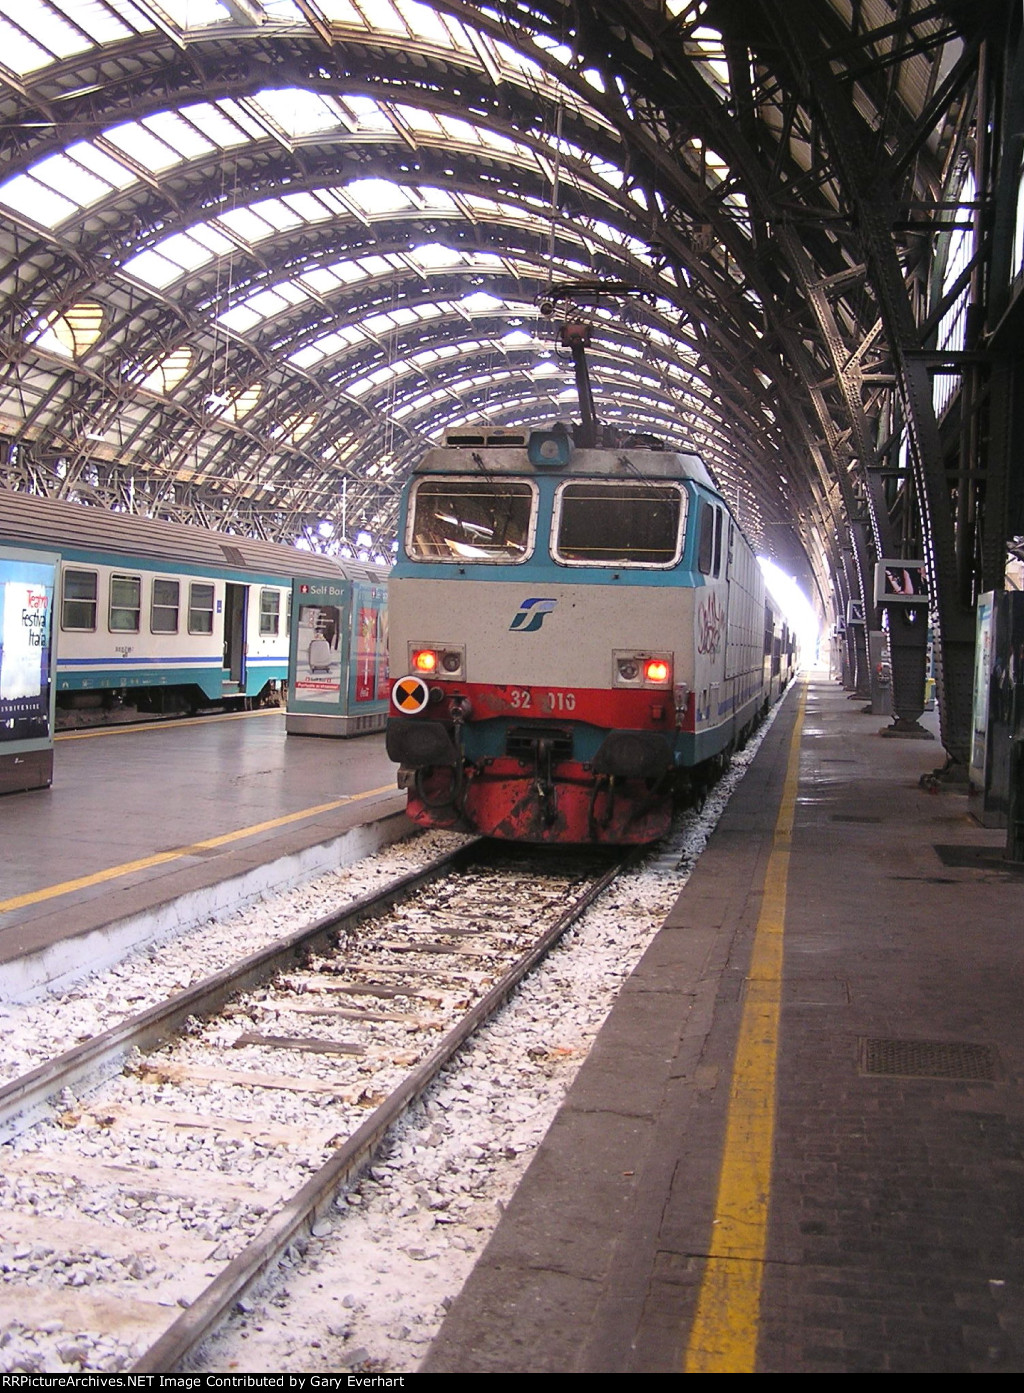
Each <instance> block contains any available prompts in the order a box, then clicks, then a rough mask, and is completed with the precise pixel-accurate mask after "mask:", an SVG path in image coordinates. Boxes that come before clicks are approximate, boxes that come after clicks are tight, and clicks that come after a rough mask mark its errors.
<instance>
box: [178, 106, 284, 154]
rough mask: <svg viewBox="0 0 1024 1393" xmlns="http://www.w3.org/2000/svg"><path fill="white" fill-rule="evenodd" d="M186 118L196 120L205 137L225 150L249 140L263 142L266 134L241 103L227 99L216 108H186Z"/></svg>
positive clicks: (184, 112) (184, 113) (183, 111)
mask: <svg viewBox="0 0 1024 1393" xmlns="http://www.w3.org/2000/svg"><path fill="white" fill-rule="evenodd" d="M181 110H182V115H183V116H187V117H188V119H189V120H190V121H194V122H195V124H196V125H197V126H198V127H199V129H200V130H201V131H202V132H203V134H204V135H205V136H208V137H209V138H210V140H212V141H213V142H214V144H215V145H219V146H220V147H221V149H223V150H231V149H233V148H234V147H235V146H236V145H243V144H244V143H245V141H247V140H263V139H265V138H266V131H264V130H263V129H262V127H261V126H260V125H259V123H258V122H256V121H254V120H253V119H252V117H251V116H249V115H248V114H247V113H246V112H245V111H244V110H243V108H242V107H241V106H239V104H238V102H236V101H234V100H233V99H232V98H230V97H227V98H224V99H223V100H222V101H219V102H218V103H217V104H216V105H215V106H214V105H211V103H209V102H200V103H198V105H196V106H185V107H182V109H181Z"/></svg>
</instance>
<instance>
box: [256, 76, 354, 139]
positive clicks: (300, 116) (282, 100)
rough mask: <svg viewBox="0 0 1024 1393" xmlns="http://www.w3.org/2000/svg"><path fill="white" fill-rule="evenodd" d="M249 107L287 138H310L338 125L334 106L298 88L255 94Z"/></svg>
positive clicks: (324, 98)
mask: <svg viewBox="0 0 1024 1393" xmlns="http://www.w3.org/2000/svg"><path fill="white" fill-rule="evenodd" d="M253 104H254V105H255V106H257V107H258V108H259V109H260V110H262V111H264V112H266V114H267V115H268V116H269V117H270V118H271V120H273V121H274V122H276V124H277V125H278V126H280V128H281V129H282V130H283V131H284V132H285V133H286V134H287V135H290V136H296V135H313V134H314V133H315V132H317V131H327V130H333V129H334V128H335V127H336V126H337V125H338V124H339V111H338V106H337V104H336V103H335V102H333V101H332V100H331V99H330V98H329V97H323V96H321V95H320V93H319V92H310V91H308V90H307V89H305V88H302V87H280V88H272V89H267V90H264V91H262V92H257V94H256V96H255V97H254V98H253Z"/></svg>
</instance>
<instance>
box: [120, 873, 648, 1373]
mask: <svg viewBox="0 0 1024 1393" xmlns="http://www.w3.org/2000/svg"><path fill="white" fill-rule="evenodd" d="M643 850H645V848H635V849H633V850H631V851H630V852H629V853H628V854H627V855H626V856H625V857H623V858H622V859H620V860H619V861H618V862H617V863H616V864H615V865H614V866H612V867H610V868H609V869H608V870H607V871H605V872H604V874H603V875H601V876H600V877H599V878H598V879H597V880H596V881H594V882H592V883H591V884H590V885H589V886H588V887H587V888H586V890H585V891H583V893H582V894H580V895H578V896H577V898H576V899H575V900H574V901H573V903H572V904H571V905H569V906H568V907H567V908H566V909H564V910H563V911H562V913H561V914H560V915H559V916H558V918H557V919H556V920H555V921H554V923H552V924H551V925H550V926H549V927H548V928H547V929H546V930H545V932H544V933H543V934H542V935H541V937H540V938H539V939H537V940H536V941H535V942H534V943H533V944H531V946H530V948H529V949H527V951H526V952H525V953H524V954H522V956H521V957H520V958H518V959H517V960H516V962H515V963H514V964H513V965H512V967H511V968H510V969H509V970H508V971H507V972H506V973H505V974H504V975H503V976H502V977H501V978H500V980H499V981H498V982H496V983H495V984H494V986H493V987H492V988H491V989H490V990H489V991H488V992H487V994H486V995H485V996H483V997H481V998H480V1000H479V1001H478V1002H477V1003H476V1004H475V1005H474V1006H473V1007H472V1008H471V1009H470V1010H469V1011H468V1012H467V1013H466V1014H465V1016H463V1017H462V1018H461V1020H460V1021H459V1022H458V1023H457V1024H456V1025H455V1026H454V1027H453V1028H452V1029H451V1030H450V1031H449V1032H448V1034H447V1035H445V1037H444V1039H443V1040H442V1041H441V1042H440V1044H438V1046H437V1047H436V1048H435V1049H434V1050H433V1051H432V1052H431V1053H430V1054H429V1055H428V1056H427V1058H426V1059H425V1060H423V1061H422V1063H420V1064H419V1065H418V1066H417V1067H416V1068H415V1069H414V1070H413V1071H412V1072H411V1073H410V1074H409V1075H408V1076H407V1078H406V1079H405V1080H404V1081H403V1082H402V1083H401V1084H399V1086H398V1088H396V1089H395V1091H394V1092H393V1093H391V1094H390V1095H389V1096H388V1097H387V1098H386V1099H385V1100H384V1102H383V1103H381V1105H380V1106H379V1107H378V1108H377V1109H376V1110H375V1111H374V1112H373V1113H372V1114H371V1115H370V1117H368V1118H367V1120H366V1121H365V1122H364V1123H363V1125H362V1126H361V1127H360V1128H359V1129H358V1130H357V1131H356V1132H354V1133H353V1134H352V1136H351V1137H350V1138H349V1140H348V1141H347V1142H345V1143H344V1144H343V1145H342V1146H340V1147H339V1148H338V1150H337V1152H336V1153H335V1154H334V1155H333V1156H332V1157H331V1159H330V1160H329V1161H327V1162H326V1163H325V1164H324V1165H323V1166H321V1168H320V1169H319V1171H317V1173H316V1174H315V1175H314V1176H312V1177H311V1178H310V1179H309V1180H308V1181H307V1182H306V1184H305V1185H303V1187H302V1188H301V1189H300V1190H299V1191H297V1192H296V1194H294V1195H293V1196H292V1198H291V1199H290V1200H288V1201H287V1202H286V1203H285V1204H284V1205H282V1206H281V1208H280V1209H279V1210H278V1211H277V1213H276V1214H274V1215H273V1217H272V1218H271V1219H270V1221H269V1222H268V1223H267V1224H266V1225H265V1226H264V1228H263V1230H262V1232H261V1233H260V1234H259V1235H258V1236H257V1237H256V1238H254V1239H253V1240H252V1241H251V1242H250V1243H249V1245H248V1246H247V1247H246V1248H245V1249H243V1251H242V1252H241V1253H239V1254H238V1255H237V1256H236V1257H235V1258H233V1259H232V1260H231V1262H229V1263H228V1264H227V1265H226V1267H225V1268H224V1269H223V1271H222V1272H220V1273H219V1274H218V1276H217V1277H215V1278H214V1280H213V1281H212V1282H211V1283H210V1285H209V1286H208V1287H207V1288H206V1289H205V1290H204V1291H203V1292H201V1293H200V1295H199V1296H198V1297H197V1298H196V1300H195V1301H193V1303H192V1304H191V1305H190V1306H189V1307H188V1309H187V1310H186V1311H184V1312H183V1313H182V1315H180V1316H179V1317H178V1318H177V1319H176V1320H175V1321H174V1323H173V1325H171V1326H169V1327H168V1329H167V1330H166V1331H165V1332H164V1333H163V1335H161V1336H160V1338H159V1339H158V1340H156V1342H155V1343H154V1344H153V1345H151V1346H150V1348H149V1349H148V1350H147V1352H146V1353H145V1354H144V1355H143V1356H142V1358H141V1359H140V1360H138V1361H137V1362H136V1363H135V1364H134V1365H133V1366H132V1372H133V1373H137V1374H143V1373H170V1372H173V1371H174V1370H176V1369H178V1368H180V1366H181V1364H182V1362H183V1361H184V1360H185V1359H186V1358H187V1357H188V1356H189V1354H190V1353H191V1352H192V1351H193V1350H195V1349H196V1347H197V1346H198V1345H200V1344H201V1343H202V1341H203V1340H204V1339H207V1338H208V1337H209V1336H210V1335H211V1334H212V1333H213V1331H214V1330H215V1329H216V1327H217V1325H218V1324H219V1322H220V1321H222V1320H223V1319H224V1318H225V1316H227V1314H228V1313H229V1312H230V1310H231V1308H232V1306H233V1305H234V1304H235V1302H236V1301H237V1300H238V1299H239V1297H241V1296H242V1295H244V1293H245V1292H246V1291H247V1290H248V1289H249V1288H250V1287H251V1286H253V1285H254V1284H255V1283H256V1282H258V1281H259V1280H260V1279H261V1278H262V1277H263V1276H265V1275H266V1273H267V1272H268V1271H269V1270H270V1269H271V1268H272V1267H273V1265H274V1264H275V1263H276V1261H277V1260H278V1259H279V1258H280V1257H281V1255H282V1254H283V1253H284V1252H285V1250H286V1249H287V1248H288V1247H289V1245H290V1244H291V1243H292V1242H293V1241H294V1240H295V1239H296V1238H297V1237H299V1236H300V1235H301V1234H302V1233H303V1232H304V1231H308V1230H309V1229H310V1228H311V1227H312V1225H313V1224H314V1223H315V1222H316V1220H317V1218H318V1217H319V1216H320V1215H322V1214H323V1213H325V1212H326V1211H327V1210H328V1208H329V1207H330V1205H331V1204H332V1203H333V1200H334V1198H335V1196H336V1195H337V1193H338V1191H339V1190H340V1189H341V1188H342V1186H343V1185H344V1184H345V1182H346V1181H347V1180H348V1179H350V1177H351V1176H352V1175H353V1174H354V1173H356V1172H357V1171H359V1170H360V1169H361V1168H362V1167H363V1166H364V1165H365V1164H366V1162H367V1161H368V1160H369V1159H370V1158H371V1157H372V1155H373V1153H374V1151H375V1149H376V1148H377V1146H378V1145H379V1144H380V1142H381V1140H382V1138H383V1137H384V1135H385V1134H386V1133H387V1131H388V1130H389V1129H390V1128H391V1127H392V1126H393V1125H394V1123H395V1122H396V1121H397V1120H398V1119H399V1117H401V1115H402V1114H403V1112H405V1110H406V1109H407V1108H408V1107H409V1106H410V1104H411V1103H413V1102H415V1100H416V1099H417V1098H419V1097H420V1096H421V1094H423V1093H424V1092H425V1091H426V1090H427V1088H428V1087H429V1086H430V1084H431V1083H433V1081H434V1080H435V1079H436V1078H437V1076H438V1074H439V1073H440V1072H441V1070H442V1069H443V1068H444V1066H445V1065H446V1064H447V1063H448V1062H449V1061H450V1060H451V1059H452V1057H453V1056H454V1055H455V1054H456V1053H457V1052H458V1051H459V1049H461V1047H462V1046H463V1045H464V1044H465V1042H466V1040H467V1039H469V1037H470V1036H471V1035H472V1034H473V1033H474V1032H475V1031H476V1030H478V1029H479V1027H480V1026H481V1025H482V1024H483V1023H484V1022H485V1021H486V1020H487V1019H488V1018H489V1017H490V1016H492V1015H493V1014H494V1013H495V1012H496V1011H497V1010H498V1009H499V1007H501V1006H502V1005H504V1003H505V1001H506V1000H507V999H508V997H509V996H510V995H511V993H512V992H513V991H514V990H515V988H516V987H517V986H518V985H519V983H520V982H521V981H522V980H523V978H524V977H525V976H526V975H527V974H528V973H529V972H530V971H531V970H532V969H533V968H534V967H535V966H536V965H537V963H538V962H539V961H540V960H541V959H542V958H543V957H545V956H546V955H547V953H549V952H550V950H551V948H552V947H553V946H554V944H555V943H556V942H557V941H558V940H559V939H560V938H561V936H562V935H563V934H564V933H565V931H566V929H568V928H569V927H570V925H572V924H573V923H574V922H575V921H576V920H577V919H578V918H579V917H580V915H581V914H583V912H584V911H585V910H586V909H588V908H589V907H590V905H592V904H593V903H594V901H595V900H596V899H598V898H599V896H600V895H602V894H603V893H604V891H605V890H606V889H607V888H608V886H609V885H610V884H611V883H612V882H613V881H614V880H615V879H616V877H617V876H619V875H620V874H621V873H622V871H623V870H624V869H625V867H626V866H627V865H630V864H632V863H633V862H634V861H635V860H637V859H638V858H639V856H640V854H641V853H642V851H643Z"/></svg>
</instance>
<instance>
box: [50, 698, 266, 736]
mask: <svg viewBox="0 0 1024 1393" xmlns="http://www.w3.org/2000/svg"><path fill="white" fill-rule="evenodd" d="M283 715H284V707H283V706H268V707H266V708H265V709H263V710H260V711H225V712H223V713H222V714H221V715H219V716H180V717H174V718H170V719H168V720H166V721H141V722H140V723H139V724H138V725H132V724H131V723H130V722H127V721H126V722H125V723H124V725H114V726H97V727H96V728H95V729H94V730H61V731H58V732H57V734H56V735H55V736H54V737H53V738H54V739H55V740H94V739H95V738H96V736H98V735H141V734H142V732H143V731H150V730H181V729H182V727H183V726H208V725H216V724H217V723H218V722H220V721H246V720H251V719H252V717H253V716H283Z"/></svg>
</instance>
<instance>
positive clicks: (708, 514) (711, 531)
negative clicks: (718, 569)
mask: <svg viewBox="0 0 1024 1393" xmlns="http://www.w3.org/2000/svg"><path fill="white" fill-rule="evenodd" d="M717 512H718V510H717V508H712V507H711V505H710V504H709V503H702V504H701V505H700V536H699V538H698V542H697V569H698V571H700V573H701V575H704V576H709V575H711V573H712V572H713V571H714V569H715V515H716V514H717ZM718 537H719V554H721V537H722V532H721V524H719V532H718Z"/></svg>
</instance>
